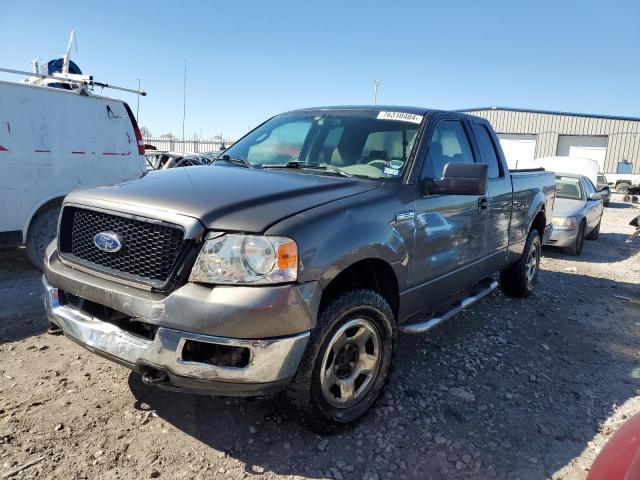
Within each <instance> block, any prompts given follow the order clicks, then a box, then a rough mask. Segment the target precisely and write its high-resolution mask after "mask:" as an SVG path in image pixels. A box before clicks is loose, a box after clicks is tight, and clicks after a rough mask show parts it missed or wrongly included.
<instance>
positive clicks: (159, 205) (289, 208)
mask: <svg viewBox="0 0 640 480" xmlns="http://www.w3.org/2000/svg"><path fill="white" fill-rule="evenodd" d="M554 196H555V178H554V175H553V174H552V173H550V172H545V171H544V170H536V171H527V172H510V171H509V170H508V168H507V164H506V162H505V158H504V155H503V153H502V151H501V149H500V146H499V143H498V139H497V138H496V135H495V133H494V132H493V130H492V128H491V126H490V125H489V124H488V123H487V122H486V121H485V120H483V119H481V118H476V117H473V116H468V115H463V114H459V113H450V112H444V111H434V110H426V109H420V108H407V107H384V108H377V107H334V108H317V109H306V110H298V111H293V112H289V113H285V114H282V115H278V116H275V117H273V118H271V119H270V120H268V121H266V122H265V123H263V124H262V125H260V126H259V127H257V128H256V129H254V130H253V131H251V132H250V133H248V134H247V135H246V136H245V137H243V138H242V139H241V140H239V141H238V142H237V143H235V144H234V145H233V146H232V147H230V148H229V149H228V150H226V152H225V153H224V155H223V156H221V157H219V159H218V160H217V161H216V162H215V165H214V166H206V167H188V168H183V169H175V170H169V171H163V172H152V173H149V174H148V175H146V176H145V177H143V178H141V179H138V180H133V181H129V182H126V183H122V184H119V185H115V186H110V187H99V188H92V189H87V190H83V191H77V192H74V193H72V194H70V195H69V196H67V198H66V199H65V201H64V204H63V206H62V212H61V215H60V219H59V227H58V238H57V241H56V242H53V243H52V244H51V245H50V246H49V248H48V250H47V253H46V260H45V270H44V285H45V288H46V296H45V298H46V308H47V312H48V317H49V319H50V322H51V323H52V324H54V325H55V326H57V327H59V328H60V329H61V330H62V331H63V332H64V334H65V335H67V336H68V337H69V338H71V339H72V340H74V341H76V342H78V343H79V344H80V345H82V346H83V347H86V348H88V349H89V350H91V351H93V352H95V353H96V354H98V355H102V356H104V357H106V358H109V359H111V360H114V361H116V362H119V363H121V364H123V365H126V366H127V367H129V368H131V369H133V370H135V371H137V372H139V373H140V374H142V379H143V381H144V382H145V383H147V384H155V385H158V386H160V387H164V388H168V389H175V390H179V391H189V392H199V393H207V394H215V395H258V394H264V393H268V392H275V391H284V393H285V395H284V398H285V399H286V400H287V401H289V402H290V403H291V404H292V405H293V406H294V407H295V409H294V411H296V412H298V413H299V414H300V415H299V417H300V418H301V419H302V420H303V421H304V423H305V424H307V425H308V426H309V427H311V428H316V429H321V430H322V429H327V428H333V427H336V426H340V425H343V424H346V423H349V422H352V421H354V420H356V419H357V418H359V417H360V416H362V415H363V414H364V413H365V412H366V411H367V410H368V409H369V407H370V406H371V405H372V404H373V402H374V401H375V399H376V398H377V397H378V396H379V394H380V392H381V390H382V388H383V386H384V384H385V381H386V380H387V377H388V376H389V371H390V367H391V363H392V359H393V354H394V349H395V348H396V347H395V344H396V336H397V334H398V332H406V333H421V332H426V331H429V330H430V329H432V328H433V327H434V326H436V325H437V324H439V323H440V322H442V321H443V320H445V319H447V318H449V317H451V316H452V315H453V314H455V313H456V312H458V311H460V310H461V309H462V308H465V307H466V306H468V305H470V304H471V303H473V302H474V301H476V300H478V299H480V298H482V297H483V296H485V295H487V294H488V293H490V292H491V291H493V290H495V289H496V288H497V286H498V282H497V279H498V277H499V280H500V283H501V288H502V291H503V292H504V293H505V294H507V295H511V296H515V297H524V296H527V295H530V294H531V293H532V291H533V289H534V285H535V283H536V279H537V276H538V267H539V261H540V248H541V247H540V246H541V244H542V242H543V240H545V239H546V238H547V237H548V235H549V234H550V231H551V218H552V208H553V201H554Z"/></svg>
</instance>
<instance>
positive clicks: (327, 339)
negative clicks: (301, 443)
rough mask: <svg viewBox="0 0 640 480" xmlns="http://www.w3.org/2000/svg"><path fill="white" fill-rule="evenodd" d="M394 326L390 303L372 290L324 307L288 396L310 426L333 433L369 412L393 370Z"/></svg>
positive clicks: (343, 297) (301, 418) (334, 301)
mask: <svg viewBox="0 0 640 480" xmlns="http://www.w3.org/2000/svg"><path fill="white" fill-rule="evenodd" d="M394 327H395V321H394V316H393V312H392V311H391V308H390V307H389V304H388V303H387V302H386V301H385V299H384V298H383V297H382V296H381V295H380V294H378V293H376V292H373V291H370V290H354V291H350V292H346V293H343V294H342V295H340V296H339V297H337V298H336V299H334V300H333V301H331V302H330V303H329V304H328V305H327V306H326V307H325V308H323V310H322V311H321V312H320V314H319V315H318V322H317V324H316V327H315V328H314V330H313V331H312V332H311V336H310V338H309V343H308V345H307V349H306V352H305V355H304V357H303V359H302V361H301V362H300V366H299V367H298V372H297V373H296V376H295V377H294V379H293V381H292V382H291V384H290V385H289V387H288V388H287V391H286V397H287V400H288V401H289V403H290V404H291V405H292V406H293V407H294V408H295V410H296V412H297V413H298V418H299V420H300V421H301V422H302V423H303V424H304V425H305V426H306V427H308V428H309V429H311V430H313V431H315V432H318V433H330V432H332V431H335V430H337V429H339V428H340V427H341V426H344V425H348V424H349V423H351V422H354V421H356V420H357V419H359V418H360V417H362V416H363V415H364V414H365V413H366V412H367V410H369V408H370V407H371V406H372V405H373V404H374V402H375V401H376V399H377V398H378V396H379V395H380V393H381V392H382V389H383V387H384V385H385V383H386V381H387V378H388V376H389V372H390V370H391V363H392V360H393V353H394V350H395V338H396V333H395V328H394Z"/></svg>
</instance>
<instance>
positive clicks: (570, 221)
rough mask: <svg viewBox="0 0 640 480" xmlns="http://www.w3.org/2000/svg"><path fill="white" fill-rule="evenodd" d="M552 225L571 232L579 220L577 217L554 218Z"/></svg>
mask: <svg viewBox="0 0 640 480" xmlns="http://www.w3.org/2000/svg"><path fill="white" fill-rule="evenodd" d="M551 223H552V224H553V226H554V227H558V228H565V229H567V230H571V229H572V228H576V226H577V225H578V220H577V219H576V217H553V220H552V221H551Z"/></svg>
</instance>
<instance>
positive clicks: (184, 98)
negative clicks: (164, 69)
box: [182, 60, 187, 142]
mask: <svg viewBox="0 0 640 480" xmlns="http://www.w3.org/2000/svg"><path fill="white" fill-rule="evenodd" d="M186 116H187V61H186V60H185V61H184V81H183V83H182V141H183V142H184V119H185V117H186Z"/></svg>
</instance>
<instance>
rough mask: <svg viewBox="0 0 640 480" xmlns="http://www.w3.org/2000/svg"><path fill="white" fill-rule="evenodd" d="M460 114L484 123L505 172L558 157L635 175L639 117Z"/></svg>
mask: <svg viewBox="0 0 640 480" xmlns="http://www.w3.org/2000/svg"><path fill="white" fill-rule="evenodd" d="M463 112H464V113H468V114H471V115H477V116H479V117H483V118H486V119H487V120H489V122H490V123H491V125H492V126H493V128H494V129H495V131H496V133H497V134H498V137H499V138H500V144H501V145H502V149H503V150H504V152H505V155H506V157H507V161H508V163H509V166H510V167H511V168H515V167H517V166H518V165H520V166H526V165H527V164H528V163H529V162H530V161H531V160H533V159H534V158H540V157H550V156H554V155H558V156H571V157H583V158H591V159H594V160H597V161H598V163H599V165H600V170H601V171H602V172H605V173H634V174H640V118H630V117H614V116H605V115H588V114H581V113H566V112H549V111H541V110H521V109H516V108H503V107H487V108H473V109H469V110H463Z"/></svg>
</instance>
